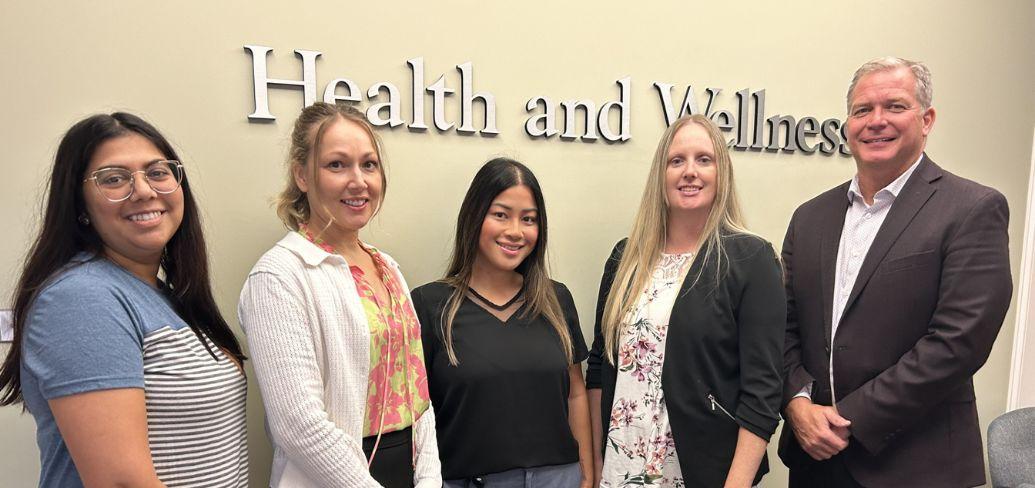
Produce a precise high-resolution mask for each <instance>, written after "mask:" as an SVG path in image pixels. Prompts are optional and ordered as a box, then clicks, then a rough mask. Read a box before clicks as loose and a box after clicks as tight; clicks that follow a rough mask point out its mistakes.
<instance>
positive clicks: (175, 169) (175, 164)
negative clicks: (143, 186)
mask: <svg viewBox="0 0 1035 488" xmlns="http://www.w3.org/2000/svg"><path fill="white" fill-rule="evenodd" d="M159 165H160V166H161V167H168V168H169V169H171V170H172V171H171V173H172V178H173V181H174V182H175V184H174V185H173V186H172V187H167V186H166V185H163V184H159V185H158V187H157V188H156V187H155V182H154V181H152V179H153V178H154V177H148V175H147V174H148V172H149V171H152V170H153V169H154V167H155V166H159ZM111 172H121V173H122V176H124V177H126V180H125V181H126V182H125V183H123V184H122V185H119V186H117V187H112V188H105V187H104V184H103V183H102V182H101V178H99V177H100V176H102V175H103V174H106V173H111ZM137 173H140V174H141V175H142V176H143V178H144V182H145V183H147V186H148V187H150V188H151V190H153V191H154V192H155V193H158V194H161V195H168V194H170V193H173V192H175V191H176V190H178V189H179V188H180V185H181V184H182V183H183V177H184V170H183V163H181V162H179V161H176V160H175V159H162V160H158V161H153V162H151V163H150V164H148V166H147V169H140V170H136V171H130V170H128V169H123V168H101V169H99V170H97V171H94V172H92V173H90V176H89V177H87V178H83V183H86V182H87V181H93V182H94V186H95V187H96V188H97V193H99V194H100V195H101V196H102V197H104V198H105V199H107V200H108V201H110V202H114V203H117V202H123V201H126V200H128V199H129V198H130V197H132V196H133V191H135V188H136V185H135V184H134V179H135V178H134V177H135V176H136V175H137ZM116 174H118V173H116ZM163 183H164V181H163ZM124 187H125V188H128V190H126V194H125V196H121V197H115V198H113V197H112V196H110V195H111V192H117V193H121V192H122V191H123V188H124Z"/></svg>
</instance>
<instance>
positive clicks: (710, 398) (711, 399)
mask: <svg viewBox="0 0 1035 488" xmlns="http://www.w3.org/2000/svg"><path fill="white" fill-rule="evenodd" d="M708 401H709V402H711V404H712V411H713V412H714V411H715V409H716V408H718V409H719V411H721V412H722V413H724V414H726V416H727V417H729V418H730V420H732V421H734V422H736V421H737V419H736V418H734V417H733V414H731V413H730V411H729V410H726V408H725V407H723V406H722V404H721V403H719V401H718V400H716V399H715V395H712V394H711V393H709V394H708Z"/></svg>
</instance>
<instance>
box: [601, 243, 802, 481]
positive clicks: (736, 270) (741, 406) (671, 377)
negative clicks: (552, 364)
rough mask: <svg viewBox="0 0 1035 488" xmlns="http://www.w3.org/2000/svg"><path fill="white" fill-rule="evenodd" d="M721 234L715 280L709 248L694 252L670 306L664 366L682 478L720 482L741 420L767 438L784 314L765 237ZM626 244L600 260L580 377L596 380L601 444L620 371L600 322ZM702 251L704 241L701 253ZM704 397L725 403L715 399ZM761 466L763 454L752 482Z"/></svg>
mask: <svg viewBox="0 0 1035 488" xmlns="http://www.w3.org/2000/svg"><path fill="white" fill-rule="evenodd" d="M721 243H722V246H723V248H724V250H725V257H724V259H723V261H722V273H721V274H720V276H721V278H720V280H719V282H718V283H716V280H715V276H716V274H715V271H716V269H717V268H716V266H717V264H716V263H717V261H716V259H715V258H714V254H715V253H712V254H713V257H712V258H710V259H708V260H707V262H703V260H695V261H694V264H693V265H692V266H691V268H690V270H689V272H687V277H686V279H685V280H684V281H683V285H682V287H681V288H680V291H679V296H678V297H677V298H676V302H675V304H674V305H673V307H672V315H671V318H670V321H669V333H668V338H667V339H666V343H665V364H664V366H663V369H662V372H661V383H662V388H664V390H665V406H666V407H667V408H668V415H669V422H670V424H671V426H672V436H673V438H674V440H675V444H676V453H677V455H678V456H679V462H680V468H681V471H682V473H683V479H684V481H685V482H686V486H688V487H709V488H710V487H721V486H722V485H723V483H724V482H725V480H726V475H727V473H728V472H729V468H730V464H731V462H732V461H733V453H734V450H735V449H736V446H737V435H738V431H739V429H740V427H743V428H745V429H747V430H749V431H751V432H752V433H754V434H755V435H757V436H759V437H761V438H763V439H767V440H768V439H769V438H770V436H772V435H773V432H775V431H776V426H777V424H778V423H779V421H780V415H779V409H780V394H781V387H782V385H781V379H780V378H781V368H782V357H781V354H782V346H783V336H784V328H785V320H786V301H785V297H784V289H783V280H782V274H781V270H780V264H779V261H778V259H777V257H776V253H775V251H774V250H773V247H772V245H770V244H769V243H768V242H766V241H765V240H763V239H761V238H760V237H756V236H753V235H747V234H732V235H727V236H724V237H723V238H722V240H721ZM624 248H625V240H622V241H621V242H619V243H618V244H617V245H616V246H615V248H614V251H612V253H611V257H610V258H609V259H608V260H607V263H606V264H605V265H604V276H603V278H602V279H601V281H600V295H599V298H598V300H597V310H596V324H595V326H594V339H593V347H592V349H591V350H590V354H589V360H588V371H587V376H586V387H587V388H601V389H602V392H601V402H600V404H601V419H602V424H603V426H604V432H602V435H601V439H602V440H604V442H605V444H606V440H607V427H606V426H607V425H608V421H609V419H610V418H611V406H612V403H613V402H614V396H615V381H616V380H617V371H616V370H615V367H614V365H612V364H611V363H610V362H608V360H607V358H606V357H605V355H604V340H603V336H602V335H601V328H600V321H601V316H602V315H603V309H604V304H605V303H606V301H607V296H608V293H609V292H610V291H611V284H612V282H613V281H614V275H615V273H616V271H617V269H618V263H619V261H620V260H621V257H622V250H623V249H624ZM705 255H706V254H705V250H704V249H702V250H701V252H700V256H705ZM698 276H700V277H699V278H698ZM695 280H696V283H695ZM691 285H692V286H691ZM710 397H714V399H715V400H714V401H715V402H717V403H718V405H719V406H721V407H722V408H716V407H715V406H713V404H712V400H711V399H710ZM723 409H725V411H726V412H729V413H730V414H732V417H730V416H728V415H727V414H726V413H724V411H723ZM599 447H600V449H603V448H604V446H603V445H601V446H599ZM768 471H769V465H768V461H767V459H766V458H764V457H763V458H762V464H761V466H760V467H759V469H758V473H757V474H756V475H755V482H756V483H757V482H758V481H759V480H760V479H762V475H764V474H765V473H767V472H768Z"/></svg>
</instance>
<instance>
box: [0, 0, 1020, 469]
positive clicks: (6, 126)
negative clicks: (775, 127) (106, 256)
mask: <svg viewBox="0 0 1035 488" xmlns="http://www.w3.org/2000/svg"><path fill="white" fill-rule="evenodd" d="M187 3H188V4H189V5H185V4H184V3H183V2H173V3H168V2H165V3H158V2H128V1H107V2H58V3H54V2H28V1H22V0H8V1H6V2H4V8H3V10H4V14H3V15H2V16H0V70H2V74H0V79H2V80H3V84H2V85H0V107H3V110H4V117H3V118H2V121H0V154H2V158H0V161H2V162H0V164H2V165H3V170H4V176H3V177H2V178H0V223H2V226H3V228H5V229H7V238H6V239H3V240H0V273H2V275H3V276H7V277H8V278H7V279H5V280H2V281H0V295H2V296H9V294H10V292H11V291H12V287H13V284H14V280H15V277H16V275H17V272H18V269H19V266H20V263H21V260H22V258H23V256H24V253H25V250H26V247H27V245H28V243H29V240H30V238H31V236H32V235H33V225H34V221H35V217H36V216H37V215H38V204H39V203H38V202H39V201H40V188H41V187H42V184H43V181H44V177H45V174H46V172H47V169H48V167H49V165H50V164H51V160H52V157H53V153H54V150H55V146H56V143H57V141H58V140H59V138H60V135H61V133H62V132H63V131H64V130H65V129H67V127H68V126H69V125H70V124H71V123H72V122H74V121H75V120H77V119H79V118H81V117H83V116H85V115H88V114H91V113H94V112H99V111H112V110H116V109H126V110H130V111H134V112H137V113H139V114H141V115H143V116H145V117H146V118H148V119H150V120H151V121H153V122H154V123H156V125H158V126H159V127H160V128H161V129H162V130H163V131H164V132H165V133H166V135H168V136H169V137H170V138H171V139H172V140H173V141H174V144H175V145H176V147H177V148H178V149H179V150H180V151H181V156H182V158H183V159H184V160H185V161H186V163H187V165H188V168H189V170H188V171H189V175H190V178H192V182H193V184H194V185H195V186H194V187H195V188H196V189H197V192H198V196H199V199H200V203H201V205H202V207H203V209H204V216H205V219H206V227H207V230H208V237H209V242H210V244H211V248H210V251H211V256H212V263H213V267H214V282H215V283H214V284H215V289H216V293H217V298H218V300H219V304H220V305H221V307H222V309H223V311H224V313H225V314H226V316H227V318H228V319H231V320H232V322H233V323H234V324H235V326H236V318H235V317H236V313H235V307H236V299H237V295H238V292H239V291H240V286H241V283H242V281H243V279H244V277H245V275H246V273H247V272H248V270H249V268H250V267H251V265H252V264H253V263H254V261H255V260H256V259H257V258H258V256H259V255H260V254H261V253H262V252H263V251H264V250H265V249H267V248H268V247H269V246H270V245H272V244H273V243H274V242H275V241H276V240H277V239H278V238H279V237H280V236H281V234H282V233H283V229H282V227H281V226H280V225H279V223H278V222H277V220H276V218H275V216H274V214H273V212H272V211H271V210H270V208H269V207H268V206H267V199H268V198H269V197H270V196H272V195H273V194H274V193H275V192H276V191H277V189H278V188H279V186H280V184H281V181H282V176H281V175H282V172H283V171H282V160H283V156H284V153H285V148H286V134H287V133H288V130H289V127H290V122H291V121H292V119H293V115H294V114H295V113H297V110H298V109H299V108H300V106H301V93H300V92H296V91H289V90H273V91H272V93H271V100H272V103H271V110H272V111H273V113H274V114H276V115H278V116H279V119H278V120H277V122H276V123H273V124H250V123H249V122H248V121H247V120H246V115H247V114H248V113H250V111H251V109H252V101H251V96H252V90H251V61H250V57H249V56H248V55H247V54H246V53H245V52H244V50H243V49H242V46H243V45H244V44H262V45H266V46H271V47H273V48H274V49H275V51H274V54H273V55H272V56H271V57H270V62H271V65H270V72H271V76H274V77H283V78H297V77H299V76H300V71H301V68H300V63H299V62H298V61H297V60H296V58H295V57H293V56H292V54H291V51H292V50H293V49H312V50H319V51H322V52H323V53H324V55H323V57H322V58H321V60H320V61H319V62H318V64H317V66H318V77H319V87H320V91H321V92H322V88H323V85H324V84H325V83H327V82H328V81H330V80H331V79H333V78H336V77H340V76H341V77H347V78H350V79H352V80H354V81H356V82H357V83H358V84H360V86H361V87H363V88H364V89H365V88H366V87H367V86H369V85H370V84H371V83H373V82H376V81H382V80H388V81H392V82H393V83H395V84H397V85H398V86H399V87H400V89H402V90H403V94H404V97H405V98H407V99H408V96H409V95H408V94H409V71H408V70H407V68H406V65H405V61H406V60H407V59H410V58H413V57H415V56H423V57H424V59H425V63H426V67H425V69H426V81H427V82H431V81H434V80H435V79H436V78H437V77H438V75H440V74H443V73H445V74H446V79H447V82H448V83H449V85H450V86H452V87H456V86H457V83H458V76H457V73H456V71H455V69H454V68H453V66H454V65H456V64H459V63H463V62H466V61H471V62H473V63H474V70H475V88H476V89H478V90H489V91H491V92H492V93H494V94H495V96H496V101H497V113H498V125H499V130H500V132H501V133H500V135H499V136H498V137H495V138H483V137H480V136H473V137H466V136H461V135H458V134H456V133H455V132H451V131H450V132H447V133H438V132H437V131H435V130H434V129H432V130H429V131H427V132H425V133H412V132H410V131H408V130H406V129H405V128H403V127H399V128H397V129H395V130H383V131H382V132H381V134H382V135H383V137H384V139H385V143H386V146H387V148H388V156H389V158H390V164H391V168H390V174H389V177H390V183H389V192H388V199H387V202H386V206H385V208H384V211H383V212H382V215H381V217H380V218H379V219H378V220H377V221H376V222H374V224H373V225H371V226H370V229H369V231H367V232H366V239H367V240H369V241H370V242H372V243H375V244H377V245H379V246H381V247H382V248H383V249H385V250H387V251H389V252H390V253H392V254H393V255H394V256H395V257H396V258H397V260H398V261H399V262H400V263H401V264H402V266H403V269H404V271H405V272H406V275H407V278H408V280H409V282H410V283H411V285H417V284H421V283H424V282H427V281H429V280H432V279H434V278H436V277H437V276H439V274H440V273H441V272H442V270H443V267H444V264H443V261H444V259H445V256H446V253H447V251H448V249H449V240H450V235H451V232H452V223H453V220H454V218H455V213H456V210H457V207H458V204H459V201H460V199H461V197H462V193H463V191H464V190H465V189H466V185H467V183H468V182H469V181H470V177H471V176H472V175H473V173H474V171H475V170H476V168H477V167H478V166H479V165H480V164H481V163H482V162H483V161H485V160H486V159H487V158H488V157H489V156H492V155H497V154H505V155H509V156H512V157H516V158H518V159H520V160H522V161H525V162H526V163H528V164H529V165H530V166H531V167H532V168H533V169H534V170H535V171H536V172H537V174H538V176H539V178H540V180H541V182H542V184H543V187H544V191H545V193H546V197H547V202H548V204H549V212H550V216H551V218H550V220H551V235H552V236H553V239H552V242H551V253H552V262H553V265H554V267H553V269H554V276H555V278H557V279H558V280H560V281H563V282H566V283H567V284H568V285H569V287H570V288H571V290H572V292H573V294H574V296H575V299H576V301H577V305H578V308H579V310H580V312H581V314H582V317H583V329H584V332H586V333H587V335H588V334H589V332H590V328H591V327H592V319H591V313H592V310H593V305H594V300H595V294H596V289H597V284H598V280H599V278H600V270H601V266H602V264H603V261H604V259H605V257H606V255H607V253H608V251H609V250H610V249H611V246H612V245H613V244H614V242H615V241H616V240H617V239H619V238H620V237H622V236H623V235H625V233H626V229H627V227H628V224H629V221H630V219H631V216H632V212H633V207H634V205H635V202H636V201H637V199H638V197H639V194H640V191H641V189H642V183H643V180H644V177H645V173H646V167H647V162H648V160H649V158H650V154H651V153H652V151H653V148H654V144H655V142H656V140H657V137H658V136H659V134H660V132H661V130H662V128H663V119H662V117H661V110H660V106H659V104H658V101H657V97H656V94H655V92H654V90H653V89H651V86H650V84H651V82H653V81H663V82H668V83H674V84H677V85H678V86H679V87H682V86H685V84H686V83H692V84H694V85H695V87H697V88H698V89H699V90H703V88H704V87H705V86H712V87H720V88H723V89H724V93H723V97H724V98H722V99H721V101H720V105H723V108H727V107H731V106H732V96H733V92H735V91H736V90H739V89H742V88H745V87H750V88H752V89H755V90H757V89H760V88H765V89H766V90H767V112H768V113H769V114H777V113H784V114H786V113H789V114H793V115H795V116H805V115H813V116H816V117H820V118H825V117H829V116H838V117H840V116H843V113H844V103H843V97H844V92H845V89H846V86H847V83H848V81H849V77H850V75H851V73H852V71H853V70H854V68H855V67H856V66H858V65H859V64H860V63H861V62H863V61H865V60H868V59H870V58H873V57H876V56H879V55H885V54H896V55H900V56H904V57H909V58H914V59H921V60H924V61H926V62H928V63H929V65H930V66H931V68H932V70H933V72H934V76H935V82H934V85H935V106H936V107H937V109H938V120H937V123H936V126H935V129H934V133H933V135H932V137H931V139H930V144H929V147H928V149H929V152H930V154H931V155H932V157H933V158H934V159H935V160H936V161H938V162H939V164H941V165H942V166H943V167H945V168H947V169H949V170H950V171H953V172H956V173H958V174H961V175H963V176H966V177H970V178H974V179H977V180H979V181H981V182H983V183H985V184H988V185H991V186H994V187H996V188H998V189H999V190H1000V191H1002V192H1003V193H1004V194H1005V195H1006V196H1007V198H1008V199H1009V201H1010V205H1011V207H1012V208H1013V209H1014V218H1013V220H1012V222H1011V228H1010V231H1011V235H1012V236H1013V239H1012V242H1011V244H1012V246H1011V247H1012V250H1013V257H1014V260H1013V261H1014V268H1015V269H1017V265H1018V263H1019V257H1020V252H1019V250H1020V247H1021V239H1020V236H1021V234H1022V229H1023V224H1024V208H1025V201H1026V190H1027V186H1026V184H1027V180H1028V171H1029V161H1030V149H1031V140H1030V136H1031V133H1032V126H1033V122H1035V110H1033V107H1035V91H1033V90H1032V83H1033V81H1035V58H1033V57H1032V55H1031V50H1032V48H1033V46H1035V42H1033V41H1035V34H1033V29H1032V28H1031V27H1032V25H1031V22H1032V19H1035V4H1032V3H1031V2H1028V1H1027V0H1015V1H1006V0H997V1H990V2H963V1H959V2H955V1H953V2H946V1H933V0H925V1H914V2H898V1H874V2H865V3H863V2H851V3H849V2H826V1H808V2H794V3H793V4H794V5H799V6H800V7H798V8H796V9H792V8H790V7H786V6H785V5H788V3H786V2H761V1H759V2H707V3H704V2H698V3H697V4H696V5H692V6H691V5H690V3H689V2H668V3H667V5H664V6H654V5H656V3H653V2H649V3H643V2H619V1H604V2H581V3H580V4H579V5H577V6H575V5H568V4H569V3H570V2H542V3H539V2H463V3H460V2H455V3H454V2H421V3H420V4H419V5H418V3H417V2H412V3H406V4H398V5H396V4H389V3H386V2H366V3H355V2H332V1H314V2H304V3H299V2H286V1H284V2H264V5H262V6H256V5H255V2H241V1H233V2H231V1H228V2H187ZM729 3H735V4H736V6H728V4H729ZM519 4H520V5H522V6H521V7H517V6H516V5H519ZM303 5H304V6H303ZM650 6H653V7H650ZM624 76H631V77H632V82H633V85H632V110H633V112H632V133H633V138H632V140H630V141H628V142H627V143H624V144H617V145H611V144H605V143H602V142H597V143H595V144H587V143H581V142H571V143H569V142H561V141H559V140H558V139H557V138H556V137H554V138H552V139H551V140H545V141H544V140H531V139H529V138H528V137H527V136H525V135H524V133H523V131H522V126H523V123H524V119H525V116H526V115H525V111H524V105H525V102H526V100H527V99H528V98H531V97H533V96H536V95H546V96H550V97H552V98H554V99H555V100H561V99H566V98H589V99H593V100H596V101H597V102H598V104H599V103H602V102H604V101H606V100H613V99H615V98H616V96H617V89H616V86H615V84H614V81H615V80H616V79H618V78H621V77H624ZM701 96H702V97H703V94H702V95H701ZM701 102H702V108H703V105H704V98H702V99H701ZM456 107H457V105H456V102H455V101H454V102H453V103H451V104H450V108H449V111H448V112H447V114H448V115H449V117H450V119H451V120H456V118H457V116H458V113H457V108H456ZM409 110H410V108H409V102H405V104H404V107H403V114H404V117H407V118H408V117H409ZM427 110H429V111H430V107H428V108H427ZM427 117H428V119H429V120H430V112H429V113H428V116H427ZM734 161H735V164H736V167H737V178H738V184H739V186H740V190H741V192H742V197H743V200H744V203H745V207H746V212H747V215H748V217H749V223H750V224H751V226H752V228H753V229H755V230H756V231H758V232H759V233H761V234H762V235H763V236H765V237H766V238H768V239H770V240H772V241H773V242H775V243H776V244H777V245H779V243H780V242H782V238H783V232H784V230H785V228H786V225H787V222H788V219H789V217H790V214H791V212H792V211H793V209H794V208H795V207H796V206H797V205H798V204H800V203H801V202H803V201H804V200H806V199H808V198H809V197H811V196H813V195H816V194H818V193H819V192H821V191H823V190H825V189H827V188H829V187H831V186H834V185H836V184H838V183H840V182H842V181H844V180H846V179H848V178H849V177H850V176H851V175H852V173H853V165H852V163H851V160H850V159H847V158H841V157H827V156H822V155H814V156H803V155H801V154H795V155H788V154H782V153H781V154H772V153H756V152H737V153H735V154H734ZM1008 317H1009V318H1008V319H1007V322H1006V324H1004V327H1003V331H1002V333H1001V334H1000V339H999V341H998V342H997V344H996V347H995V349H994V350H993V352H992V357H991V358H990V359H989V361H988V363H987V364H986V366H985V367H984V368H983V369H982V370H981V372H980V373H979V374H978V377H977V381H976V383H977V388H978V397H979V408H980V415H981V418H982V420H983V422H986V423H987V422H988V421H990V420H991V419H992V418H994V417H995V416H996V415H998V414H1000V413H1001V412H1003V411H1004V408H1005V403H1006V391H1007V379H1008V370H1009V365H1010V345H1011V339H1012V337H1013V320H1014V319H1013V317H1014V314H1013V313H1012V312H1011V314H1010V315H1009V316H1008ZM250 386H251V389H250V395H249V407H250V424H249V425H250V431H249V435H250V439H251V453H252V458H251V460H252V474H253V486H262V485H263V484H264V482H265V480H266V479H267V476H268V465H269V460H270V450H269V445H268V442H267V440H266V436H265V433H264V431H263V427H262V410H261V403H260V401H259V395H258V391H257V389H256V388H255V385H254V382H252V383H251V385H250ZM33 427H34V426H33V423H32V420H31V418H30V417H29V416H28V415H23V414H21V412H20V410H19V409H18V408H3V409H0V439H3V441H2V442H0V473H3V474H2V476H3V482H0V484H2V485H4V486H29V485H31V484H32V483H34V482H35V480H36V476H37V470H38V467H37V466H38V464H37V463H38V461H37V454H36V448H35V446H34V430H33ZM774 461H775V462H774V463H773V464H774V465H775V468H774V474H772V475H770V476H769V477H768V478H767V480H766V482H765V483H764V485H765V486H767V487H772V486H783V485H784V483H785V479H786V471H785V470H784V469H783V468H782V466H781V465H780V463H779V461H777V460H775V459H774Z"/></svg>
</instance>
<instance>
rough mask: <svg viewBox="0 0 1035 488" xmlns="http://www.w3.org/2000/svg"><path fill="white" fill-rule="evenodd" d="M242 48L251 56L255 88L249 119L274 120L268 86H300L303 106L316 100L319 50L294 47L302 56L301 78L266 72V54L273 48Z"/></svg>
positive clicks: (249, 46) (296, 52) (297, 53)
mask: <svg viewBox="0 0 1035 488" xmlns="http://www.w3.org/2000/svg"><path fill="white" fill-rule="evenodd" d="M244 50H245V51H248V53H249V54H251V56H252V81H253V86H254V90H255V110H254V111H253V112H252V113H251V114H249V115H248V119H249V120H276V117H274V116H273V114H271V113H270V107H269V93H268V90H269V86H270V85H281V86H286V87H291V88H297V87H302V93H303V97H304V100H305V102H304V103H305V105H304V106H305V107H308V106H310V105H312V104H313V103H314V102H315V101H316V58H318V57H319V56H320V54H321V53H320V52H319V51H306V50H303V49H295V54H296V55H298V56H299V57H301V58H302V80H301V81H297V80H287V79H280V78H270V77H269V76H268V75H267V73H266V56H267V55H268V54H269V53H270V52H271V51H273V48H271V47H266V46H256V45H246V46H244Z"/></svg>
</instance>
